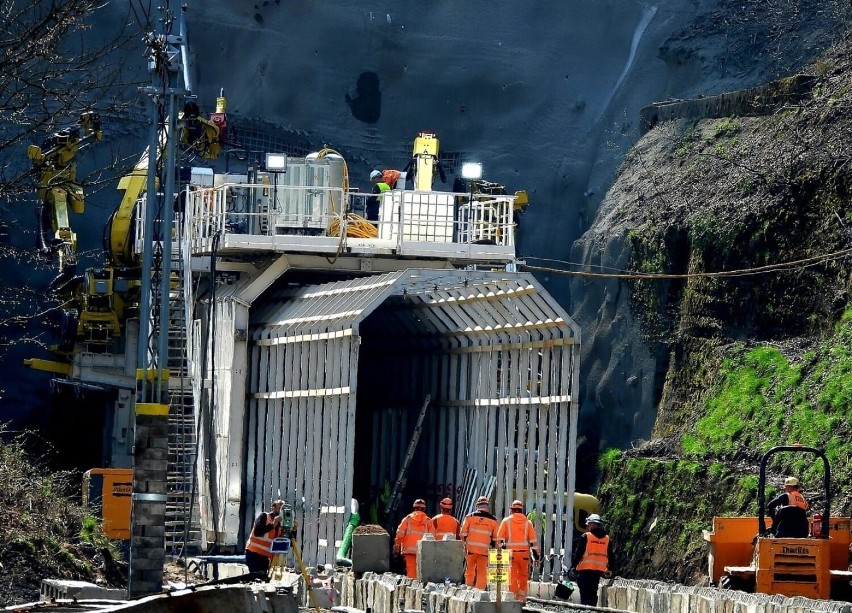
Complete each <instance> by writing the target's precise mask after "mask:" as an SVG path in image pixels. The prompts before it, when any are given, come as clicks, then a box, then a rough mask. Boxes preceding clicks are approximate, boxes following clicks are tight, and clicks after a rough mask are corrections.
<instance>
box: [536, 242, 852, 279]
mask: <svg viewBox="0 0 852 613" xmlns="http://www.w3.org/2000/svg"><path fill="white" fill-rule="evenodd" d="M849 255H852V248H847V249H841V250H840V251H834V252H832V253H826V254H822V255H816V256H812V257H809V258H802V259H799V260H792V261H790V262H780V263H778V264H769V265H766V266H757V267H755V268H741V269H738V270H721V271H717V272H696V273H687V274H668V273H657V272H647V273H646V272H635V271H625V272H591V271H586V270H566V269H564V268H551V267H547V266H532V265H530V264H522V265H521V268H522V269H527V270H536V271H539V272H550V273H555V274H561V275H572V276H576V277H594V278H604V279H642V280H654V279H695V278H702V277H704V278H724V277H748V276H753V275H762V274H767V273H771V272H777V271H782V270H790V269H793V268H807V267H809V266H815V265H817V264H822V263H825V262H831V261H834V260H839V259H842V258H845V257H847V256H849ZM530 259H534V260H538V259H545V258H530ZM550 261H556V262H559V261H561V260H550ZM563 263H565V264H573V263H572V262H563ZM573 265H576V264H573Z"/></svg>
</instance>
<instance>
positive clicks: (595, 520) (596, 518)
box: [586, 513, 603, 526]
mask: <svg viewBox="0 0 852 613" xmlns="http://www.w3.org/2000/svg"><path fill="white" fill-rule="evenodd" d="M602 523H603V522H602V521H601V516H600V515H598V514H597V513H592V514H591V515H589V516H588V517H587V518H586V525H587V526H588V525H589V524H602Z"/></svg>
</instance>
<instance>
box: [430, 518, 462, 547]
mask: <svg viewBox="0 0 852 613" xmlns="http://www.w3.org/2000/svg"><path fill="white" fill-rule="evenodd" d="M432 524H433V525H434V526H435V540H436V541H443V540H444V535H445V534H449V535H450V536H451V537H453V538H454V539H458V538H459V520H457V519H456V518H455V517H453V516H452V515H450V514H449V513H439V514H438V515H436V516H435V517H433V518H432Z"/></svg>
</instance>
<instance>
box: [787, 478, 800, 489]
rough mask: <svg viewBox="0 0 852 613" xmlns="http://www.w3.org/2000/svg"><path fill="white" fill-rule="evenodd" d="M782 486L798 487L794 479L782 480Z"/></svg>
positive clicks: (796, 480) (797, 482) (797, 481)
mask: <svg viewBox="0 0 852 613" xmlns="http://www.w3.org/2000/svg"><path fill="white" fill-rule="evenodd" d="M784 485H785V486H787V485H792V486H793V487H797V486H798V485H799V480H798V479H796V477H787V478H786V479H784Z"/></svg>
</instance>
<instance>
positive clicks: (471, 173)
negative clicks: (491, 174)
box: [461, 162, 482, 179]
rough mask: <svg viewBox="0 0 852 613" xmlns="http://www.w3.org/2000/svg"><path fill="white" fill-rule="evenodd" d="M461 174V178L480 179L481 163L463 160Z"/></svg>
mask: <svg viewBox="0 0 852 613" xmlns="http://www.w3.org/2000/svg"><path fill="white" fill-rule="evenodd" d="M461 176H462V178H463V179H481V178H482V164H480V163H479V162H465V163H464V164H462V167H461Z"/></svg>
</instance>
